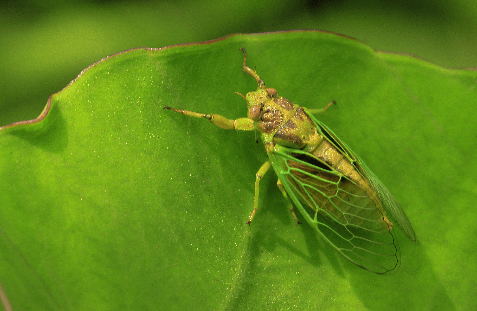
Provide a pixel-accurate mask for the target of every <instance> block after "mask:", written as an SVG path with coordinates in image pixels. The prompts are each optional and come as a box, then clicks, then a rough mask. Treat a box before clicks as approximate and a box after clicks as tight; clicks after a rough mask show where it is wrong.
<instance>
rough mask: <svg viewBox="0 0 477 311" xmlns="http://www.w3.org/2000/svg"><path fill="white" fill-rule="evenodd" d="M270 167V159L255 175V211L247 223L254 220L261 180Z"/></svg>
mask: <svg viewBox="0 0 477 311" xmlns="http://www.w3.org/2000/svg"><path fill="white" fill-rule="evenodd" d="M269 168H270V161H267V162H265V163H263V165H262V166H261V167H260V168H259V170H258V172H257V174H256V175H255V198H254V199H253V211H252V214H250V216H249V217H248V221H247V224H248V225H250V223H251V222H252V219H253V217H254V216H255V213H256V212H257V209H258V193H259V190H260V180H261V179H262V177H263V176H264V175H265V173H267V171H268V169H269Z"/></svg>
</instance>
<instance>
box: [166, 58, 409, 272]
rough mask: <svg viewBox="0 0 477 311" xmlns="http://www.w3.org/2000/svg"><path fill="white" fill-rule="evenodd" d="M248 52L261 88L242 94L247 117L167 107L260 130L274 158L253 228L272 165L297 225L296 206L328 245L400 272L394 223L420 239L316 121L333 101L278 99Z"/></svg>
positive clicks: (370, 266) (369, 266)
mask: <svg viewBox="0 0 477 311" xmlns="http://www.w3.org/2000/svg"><path fill="white" fill-rule="evenodd" d="M242 51H243V53H244V61H243V70H244V71H245V72H246V73H247V74H249V75H250V76H252V77H253V78H254V79H255V80H257V83H258V89H257V91H254V92H249V93H247V95H246V96H243V95H242V97H244V98H245V100H246V101H247V107H248V112H247V118H240V119H236V120H230V119H227V118H225V117H223V116H220V115H217V114H202V113H196V112H192V111H187V110H180V109H175V108H171V107H164V109H169V110H173V111H176V112H180V113H182V114H184V115H187V116H191V117H197V118H205V119H208V120H209V121H210V122H212V123H213V124H214V125H216V126H218V127H221V128H223V129H235V130H241V131H252V130H257V131H259V132H260V133H261V136H262V141H263V144H264V145H265V149H266V151H267V154H268V158H269V160H268V161H267V162H265V164H263V165H262V167H260V169H259V170H258V172H257V175H256V179H255V198H254V206H253V211H252V213H251V215H250V217H249V219H248V222H247V223H248V224H250V223H251V221H252V219H253V217H254V215H255V212H256V211H257V208H258V195H259V183H260V179H261V178H262V177H263V175H264V174H265V173H266V172H267V171H268V169H269V168H270V166H272V167H273V169H274V170H275V172H276V174H277V175H278V183H277V185H278V187H279V189H280V191H281V192H282V193H283V195H284V196H285V198H286V199H287V200H288V201H289V209H290V211H291V212H292V215H293V217H294V218H295V220H296V221H297V223H299V222H298V218H297V217H296V215H295V213H294V212H293V206H295V207H296V208H298V210H299V211H300V213H301V214H302V215H303V217H304V218H305V219H306V221H307V222H308V223H309V224H310V225H311V226H312V227H313V228H314V229H315V230H316V231H317V232H318V233H319V234H320V236H321V237H322V238H323V239H324V240H325V241H327V242H328V243H329V244H330V245H331V246H333V247H334V248H335V249H336V250H337V251H338V252H339V253H340V254H341V255H343V256H344V257H346V258H347V259H348V260H350V261H351V262H353V263H354V264H356V265H358V266H359V267H361V268H364V269H366V270H369V271H372V272H375V273H379V274H383V273H386V272H388V271H391V270H393V269H395V268H396V267H398V265H399V262H400V260H399V248H398V244H397V240H396V237H395V236H394V234H393V231H392V227H393V223H392V222H391V220H393V221H395V222H397V223H398V225H399V226H400V227H401V228H402V229H403V231H404V232H405V233H406V235H407V236H408V237H409V238H410V239H411V240H413V241H415V240H416V235H415V233H414V230H413V229H412V227H411V224H410V223H409V220H408V219H407V217H406V215H405V214H404V211H403V210H402V209H401V207H400V206H399V204H398V203H397V201H396V200H395V199H394V197H393V196H392V195H391V193H389V191H388V189H386V187H385V186H384V185H383V184H382V183H381V182H380V181H379V180H378V178H377V177H376V176H375V175H374V174H373V173H372V172H371V171H370V170H369V169H368V168H367V167H366V165H365V164H364V163H363V161H361V159H360V158H359V157H358V156H357V155H356V154H355V153H354V152H353V151H351V149H350V148H349V147H348V146H347V145H346V144H345V143H343V142H342V141H341V140H340V139H339V138H338V137H337V136H336V135H335V134H334V133H333V132H332V131H331V130H330V129H329V128H328V127H326V126H325V125H324V124H323V123H321V122H320V121H318V120H317V119H315V117H313V115H312V114H313V113H319V112H324V111H325V110H326V109H327V108H328V107H329V106H330V105H331V104H333V102H331V103H329V104H328V105H327V106H326V107H325V108H322V109H306V108H303V107H299V106H297V105H295V104H293V103H291V102H290V101H289V100H288V99H285V98H283V97H281V96H278V94H277V90H276V89H273V88H267V87H266V86H265V83H264V82H263V80H262V79H260V77H259V76H258V74H257V73H256V72H255V71H253V70H252V69H250V67H248V66H247V65H246V62H247V56H246V53H245V49H242ZM240 95H241V94H240Z"/></svg>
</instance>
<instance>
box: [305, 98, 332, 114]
mask: <svg viewBox="0 0 477 311" xmlns="http://www.w3.org/2000/svg"><path fill="white" fill-rule="evenodd" d="M333 104H336V102H335V101H334V100H333V101H331V102H329V103H328V104H327V105H326V106H325V108H319V109H306V111H308V112H309V113H312V114H315V113H323V112H325V111H326V109H328V108H330V106H331V105H333Z"/></svg>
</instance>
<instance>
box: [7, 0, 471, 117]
mask: <svg viewBox="0 0 477 311" xmlns="http://www.w3.org/2000/svg"><path fill="white" fill-rule="evenodd" d="M476 17H477V7H476V5H475V1H474V0H459V1H443V0H441V1H438V0H433V1H427V0H414V1H411V0H397V1H379V0H372V1H369V0H360V1H351V0H348V1H344V0H342V1H311V0H309V1H306V0H302V1H295V0H281V1H275V0H273V1H272V0H262V1H258V2H256V1H246V0H238V1H223V0H207V1H204V0H203V1H193V0H181V1H160V2H156V1H141V2H134V3H129V2H125V1H118V2H116V1H84V2H58V1H14V2H13V1H4V2H1V3H0V29H1V32H0V47H1V48H0V81H2V83H1V84H0V111H1V113H0V126H1V125H6V124H9V123H12V122H15V121H20V120H26V119H32V118H34V117H36V116H37V115H38V114H39V113H40V111H41V110H42V109H43V107H44V105H45V103H46V99H47V98H48V96H49V95H50V94H52V93H54V92H58V91H59V90H61V89H62V88H63V87H64V86H65V85H66V84H67V83H68V82H69V81H71V80H72V79H73V78H74V77H75V76H76V75H78V74H79V72H80V71H81V70H83V69H84V68H86V67H87V66H89V65H91V64H92V63H94V62H97V61H98V60H100V59H102V58H103V57H106V56H108V55H111V54H114V53H117V52H120V51H124V50H127V49H131V48H136V47H163V46H167V45H172V44H182V43H188V42H197V41H204V40H212V39H216V38H219V37H222V36H225V35H228V34H231V33H251V32H265V31H278V30H289V29H320V30H327V31H332V32H336V33H341V34H345V35H347V36H351V37H354V38H357V39H358V40H361V41H362V42H364V43H366V44H368V45H369V46H371V47H372V48H374V49H377V50H385V51H393V52H399V53H411V54H415V55H418V56H420V57H422V58H425V59H427V60H430V61H432V62H435V63H437V64H439V65H443V66H446V67H471V66H472V67H475V66H476V65H477V53H475V51H476V50H477V39H476V38H477V20H476Z"/></svg>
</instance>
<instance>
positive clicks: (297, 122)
mask: <svg viewBox="0 0 477 311" xmlns="http://www.w3.org/2000/svg"><path fill="white" fill-rule="evenodd" d="M247 98H250V99H251V100H252V102H254V103H260V104H259V105H255V106H252V107H249V117H250V118H251V119H254V120H255V123H256V125H255V127H256V128H257V130H259V131H260V132H261V133H262V139H263V141H264V143H265V145H280V146H285V147H288V148H293V149H299V150H302V151H305V153H300V154H299V155H296V158H297V160H299V161H293V160H288V162H287V164H288V169H289V170H290V174H291V175H292V177H293V178H291V180H290V181H291V182H292V184H294V186H295V188H296V189H297V190H298V191H299V192H300V193H301V198H300V199H301V200H302V201H304V202H306V205H308V206H309V207H310V208H311V209H312V213H314V214H316V213H317V212H320V213H321V214H322V215H324V216H327V217H329V216H331V217H332V218H334V219H335V220H336V221H338V222H339V223H341V224H342V225H348V224H351V225H355V226H359V227H362V228H366V229H369V230H372V231H379V232H381V231H388V230H391V228H392V223H391V222H390V221H389V219H388V218H387V217H386V214H385V213H384V210H383V207H382V205H381V202H380V199H379V197H378V195H377V193H376V191H375V190H374V189H373V187H372V186H371V185H370V183H369V182H368V180H367V179H366V178H365V177H364V176H363V174H361V173H360V171H359V168H358V167H356V166H355V165H353V163H352V160H351V159H350V158H349V157H348V156H347V155H346V154H345V152H344V151H343V150H342V149H340V148H339V147H337V146H339V144H336V143H334V142H332V138H331V137H328V136H326V135H325V133H324V132H323V131H324V130H323V129H318V128H317V125H316V124H315V122H313V120H312V119H311V118H310V117H309V115H308V114H307V112H306V111H305V110H304V108H302V107H299V106H296V105H294V104H293V103H291V102H290V101H289V100H287V99H286V98H283V97H279V96H277V94H276V90H275V89H259V90H258V91H257V92H250V93H249V94H247ZM249 102H250V101H249ZM311 216H312V218H315V216H316V215H311Z"/></svg>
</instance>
